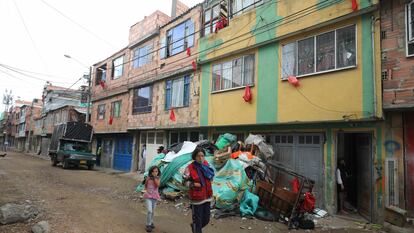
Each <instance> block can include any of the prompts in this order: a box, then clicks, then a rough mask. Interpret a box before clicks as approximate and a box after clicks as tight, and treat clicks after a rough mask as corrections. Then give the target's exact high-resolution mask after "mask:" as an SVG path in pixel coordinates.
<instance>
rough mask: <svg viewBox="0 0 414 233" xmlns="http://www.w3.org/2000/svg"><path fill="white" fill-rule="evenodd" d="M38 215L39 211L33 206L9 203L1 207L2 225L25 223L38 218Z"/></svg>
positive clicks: (0, 218)
mask: <svg viewBox="0 0 414 233" xmlns="http://www.w3.org/2000/svg"><path fill="white" fill-rule="evenodd" d="M38 214H39V211H38V209H37V208H36V207H34V206H32V205H19V204H14V203H8V204H5V205H3V206H1V207H0V223H1V224H3V225H5V224H11V223H17V222H24V221H27V220H29V219H31V218H34V217H36V216H37V215H38Z"/></svg>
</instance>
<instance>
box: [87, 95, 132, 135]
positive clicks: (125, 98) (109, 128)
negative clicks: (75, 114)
mask: <svg viewBox="0 0 414 233" xmlns="http://www.w3.org/2000/svg"><path fill="white" fill-rule="evenodd" d="M119 100H120V101H121V102H122V103H121V116H120V117H119V118H113V121H112V125H110V124H109V117H110V114H111V103H112V102H115V101H119ZM101 104H105V118H104V119H102V120H98V118H97V115H98V106H99V105H101ZM129 105H130V104H129V93H128V92H127V93H124V94H121V95H116V96H112V97H110V98H108V99H103V100H98V101H96V102H94V103H93V106H92V110H91V111H92V113H91V124H92V126H93V128H94V131H95V132H96V133H105V132H126V129H127V125H128V121H127V119H128V117H127V116H128V109H129Z"/></svg>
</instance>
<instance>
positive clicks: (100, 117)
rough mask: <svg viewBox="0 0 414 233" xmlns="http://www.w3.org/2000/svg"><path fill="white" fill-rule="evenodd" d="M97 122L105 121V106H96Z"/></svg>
mask: <svg viewBox="0 0 414 233" xmlns="http://www.w3.org/2000/svg"><path fill="white" fill-rule="evenodd" d="M97 119H98V120H103V119H105V104H100V105H98V114H97Z"/></svg>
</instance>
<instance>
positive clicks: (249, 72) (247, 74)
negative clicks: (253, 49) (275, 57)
mask: <svg viewBox="0 0 414 233" xmlns="http://www.w3.org/2000/svg"><path fill="white" fill-rule="evenodd" d="M243 68H244V83H243V85H245V86H246V85H250V84H253V78H254V55H249V56H245V57H244V67H243Z"/></svg>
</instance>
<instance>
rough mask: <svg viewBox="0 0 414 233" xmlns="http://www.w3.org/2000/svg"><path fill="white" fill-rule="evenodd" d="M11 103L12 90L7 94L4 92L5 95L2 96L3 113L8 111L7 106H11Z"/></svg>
mask: <svg viewBox="0 0 414 233" xmlns="http://www.w3.org/2000/svg"><path fill="white" fill-rule="evenodd" d="M12 102H13V95H12V90H10V91H9V92H8V91H7V89H6V91H5V93H4V94H3V104H4V111H6V112H7V111H9V106H10V105H11V104H12Z"/></svg>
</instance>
